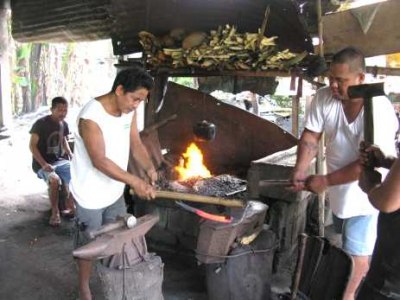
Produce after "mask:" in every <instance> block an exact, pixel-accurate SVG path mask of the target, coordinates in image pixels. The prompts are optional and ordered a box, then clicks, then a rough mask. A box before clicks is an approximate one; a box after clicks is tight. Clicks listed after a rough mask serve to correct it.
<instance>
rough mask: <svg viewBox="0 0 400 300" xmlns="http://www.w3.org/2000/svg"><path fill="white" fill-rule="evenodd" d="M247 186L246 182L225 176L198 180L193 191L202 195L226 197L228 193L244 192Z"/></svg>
mask: <svg viewBox="0 0 400 300" xmlns="http://www.w3.org/2000/svg"><path fill="white" fill-rule="evenodd" d="M245 186H246V181H245V180H242V179H240V178H237V177H234V176H231V175H227V174H223V175H218V176H215V177H210V178H203V179H201V180H198V181H197V182H196V183H195V184H194V185H193V189H194V190H195V191H196V192H197V193H198V194H201V195H206V196H214V197H225V196H226V194H227V193H230V192H233V191H237V190H242V189H243V188H244V187H245Z"/></svg>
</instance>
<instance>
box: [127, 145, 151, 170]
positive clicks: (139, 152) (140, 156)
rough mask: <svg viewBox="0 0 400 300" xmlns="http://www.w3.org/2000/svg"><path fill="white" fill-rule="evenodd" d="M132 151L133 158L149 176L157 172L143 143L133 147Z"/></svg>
mask: <svg viewBox="0 0 400 300" xmlns="http://www.w3.org/2000/svg"><path fill="white" fill-rule="evenodd" d="M131 151H132V157H133V158H134V159H135V161H136V162H137V163H138V164H139V165H140V167H141V168H142V169H143V170H145V171H146V173H147V174H149V173H151V172H155V171H156V169H155V168H154V165H153V163H152V161H151V159H150V156H149V154H148V152H147V150H146V148H145V147H144V145H143V144H142V143H138V144H135V145H131Z"/></svg>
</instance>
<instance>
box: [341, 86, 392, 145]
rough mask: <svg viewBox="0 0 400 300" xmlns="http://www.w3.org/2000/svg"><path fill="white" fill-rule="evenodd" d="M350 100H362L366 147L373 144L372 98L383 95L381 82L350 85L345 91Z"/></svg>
mask: <svg viewBox="0 0 400 300" xmlns="http://www.w3.org/2000/svg"><path fill="white" fill-rule="evenodd" d="M347 94H348V95H349V98H350V99H354V98H363V99H364V142H365V144H366V145H367V146H369V145H372V144H373V143H374V110H373V105H372V98H373V97H377V96H383V95H385V92H384V90H383V82H379V83H371V84H360V85H352V86H349V87H348V89H347Z"/></svg>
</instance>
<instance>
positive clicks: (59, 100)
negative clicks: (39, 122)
mask: <svg viewBox="0 0 400 300" xmlns="http://www.w3.org/2000/svg"><path fill="white" fill-rule="evenodd" d="M58 104H68V101H67V99H65V98H64V97H55V98H53V100H51V108H56V106H57V105H58Z"/></svg>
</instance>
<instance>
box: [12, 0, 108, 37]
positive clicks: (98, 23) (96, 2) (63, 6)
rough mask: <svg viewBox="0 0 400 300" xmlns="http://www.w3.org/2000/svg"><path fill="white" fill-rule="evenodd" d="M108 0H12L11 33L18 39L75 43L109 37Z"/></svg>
mask: <svg viewBox="0 0 400 300" xmlns="http://www.w3.org/2000/svg"><path fill="white" fill-rule="evenodd" d="M109 4H110V1H109V0H85V1H82V0H57V1H46V0H13V1H11V10H12V35H13V38H14V39H15V40H17V41H20V42H75V41H88V40H99V39H106V38H109V37H110V33H111V28H112V25H113V19H112V17H111V15H110V14H109V7H108V6H109Z"/></svg>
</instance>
